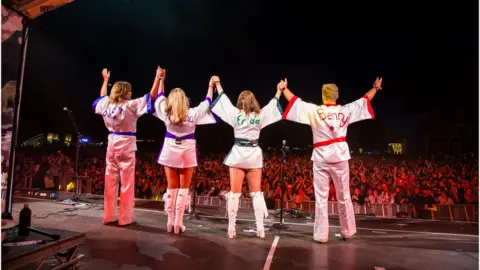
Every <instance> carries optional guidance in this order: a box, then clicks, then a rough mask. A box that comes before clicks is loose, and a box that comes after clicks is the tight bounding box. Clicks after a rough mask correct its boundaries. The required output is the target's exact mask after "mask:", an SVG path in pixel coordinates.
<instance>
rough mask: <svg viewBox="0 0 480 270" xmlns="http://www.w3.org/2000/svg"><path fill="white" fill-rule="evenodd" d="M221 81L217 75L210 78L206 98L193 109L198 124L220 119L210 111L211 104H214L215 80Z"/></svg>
mask: <svg viewBox="0 0 480 270" xmlns="http://www.w3.org/2000/svg"><path fill="white" fill-rule="evenodd" d="M219 81H220V79H219V78H218V77H217V76H212V78H210V81H209V83H208V90H207V96H206V97H205V100H204V101H202V102H201V103H200V105H198V106H197V107H195V108H194V109H193V110H194V114H195V116H194V118H195V123H196V124H197V125H208V124H215V123H217V122H218V119H216V118H215V116H214V114H213V113H212V112H211V111H210V106H211V105H212V98H213V88H214V87H215V82H219Z"/></svg>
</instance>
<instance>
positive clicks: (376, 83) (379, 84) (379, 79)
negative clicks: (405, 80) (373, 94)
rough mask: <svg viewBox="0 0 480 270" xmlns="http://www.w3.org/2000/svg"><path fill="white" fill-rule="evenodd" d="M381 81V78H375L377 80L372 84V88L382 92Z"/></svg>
mask: <svg viewBox="0 0 480 270" xmlns="http://www.w3.org/2000/svg"><path fill="white" fill-rule="evenodd" d="M382 80H383V78H382V77H380V78H379V77H377V79H376V80H375V82H374V83H373V88H376V89H378V90H382Z"/></svg>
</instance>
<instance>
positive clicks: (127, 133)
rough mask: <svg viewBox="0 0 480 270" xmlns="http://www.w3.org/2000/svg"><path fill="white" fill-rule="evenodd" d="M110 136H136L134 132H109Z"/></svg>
mask: <svg viewBox="0 0 480 270" xmlns="http://www.w3.org/2000/svg"><path fill="white" fill-rule="evenodd" d="M110 134H111V135H123V136H137V133H136V132H116V131H112V132H110Z"/></svg>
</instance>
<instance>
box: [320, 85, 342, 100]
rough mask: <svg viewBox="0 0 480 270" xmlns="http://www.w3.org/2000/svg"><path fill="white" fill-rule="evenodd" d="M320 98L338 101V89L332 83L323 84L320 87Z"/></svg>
mask: <svg viewBox="0 0 480 270" xmlns="http://www.w3.org/2000/svg"><path fill="white" fill-rule="evenodd" d="M322 96H323V98H324V99H326V100H328V101H336V100H337V99H338V87H337V86H336V85H335V84H333V83H328V84H324V85H323V86H322Z"/></svg>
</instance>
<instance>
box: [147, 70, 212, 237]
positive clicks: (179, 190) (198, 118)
mask: <svg viewBox="0 0 480 270" xmlns="http://www.w3.org/2000/svg"><path fill="white" fill-rule="evenodd" d="M213 86H214V85H213V81H212V79H210V83H209V86H208V92H207V97H206V98H205V100H204V101H203V102H201V103H200V105H198V106H197V107H195V108H189V106H190V105H189V102H188V98H187V97H186V95H185V92H184V91H183V90H182V89H180V88H175V89H173V90H172V91H171V92H170V94H169V95H168V98H166V97H165V95H164V89H163V87H161V89H160V96H159V98H158V99H157V100H156V101H155V105H154V109H155V113H154V115H155V116H156V117H158V118H159V119H160V120H162V121H163V122H164V123H165V126H166V129H167V132H166V135H165V140H164V142H163V146H162V150H160V154H159V155H158V159H157V162H158V163H159V164H162V165H163V166H164V167H165V174H166V176H167V182H168V187H167V192H166V193H165V195H164V196H163V198H164V202H165V212H166V213H167V215H168V220H167V231H168V232H171V231H172V228H173V229H174V233H175V234H178V233H179V232H180V231H182V232H184V231H185V229H186V228H185V226H184V225H183V214H184V211H185V206H186V205H187V200H188V196H189V194H188V191H189V188H190V183H191V181H192V175H193V170H194V168H195V167H197V147H196V141H195V126H196V125H202V124H213V123H215V122H216V121H215V118H214V116H213V114H212V113H211V112H210V110H209V107H210V104H211V103H212V96H213ZM174 209H175V210H174Z"/></svg>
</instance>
